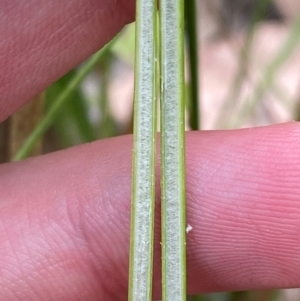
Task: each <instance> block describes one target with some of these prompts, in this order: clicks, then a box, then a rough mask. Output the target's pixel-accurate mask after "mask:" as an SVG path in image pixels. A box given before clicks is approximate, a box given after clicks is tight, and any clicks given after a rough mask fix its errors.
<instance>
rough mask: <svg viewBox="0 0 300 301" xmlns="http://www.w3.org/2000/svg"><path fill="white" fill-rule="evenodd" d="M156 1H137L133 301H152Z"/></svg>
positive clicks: (132, 208) (130, 276) (131, 272)
mask: <svg viewBox="0 0 300 301" xmlns="http://www.w3.org/2000/svg"><path fill="white" fill-rule="evenodd" d="M155 24H156V0H137V2H136V57H135V98H134V151H133V175H132V179H133V181H132V205H131V233H130V268H129V293H128V300H129V301H141V300H143V301H150V300H152V266H153V236H154V204H155V189H154V180H155V134H156V118H155V116H156V91H155V90H156V77H155V71H156V66H155V65H156V64H155V61H157V59H156V58H155V56H156V51H155V41H156V37H155V33H156V27H155Z"/></svg>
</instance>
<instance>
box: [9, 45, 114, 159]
mask: <svg viewBox="0 0 300 301" xmlns="http://www.w3.org/2000/svg"><path fill="white" fill-rule="evenodd" d="M111 43H112V42H111ZM111 43H109V44H107V45H106V46H104V47H103V48H102V49H101V50H100V51H98V52H97V53H96V54H94V55H93V56H92V58H91V59H90V60H89V61H88V62H87V63H86V64H85V65H84V66H83V67H82V68H81V69H80V70H79V72H78V73H77V74H76V76H75V77H74V78H73V79H72V80H71V81H70V83H69V84H68V85H67V86H66V88H65V90H64V91H63V92H62V93H61V95H60V96H59V97H58V98H57V99H55V100H54V101H53V103H52V105H51V106H50V107H49V109H48V110H47V112H46V113H45V116H44V118H43V119H42V121H41V122H40V123H39V124H38V125H37V126H36V127H35V129H34V130H33V131H32V133H31V134H30V136H29V137H28V138H27V139H26V141H25V142H24V144H23V145H22V147H21V148H20V150H19V151H18V153H17V154H16V155H15V156H14V157H13V161H19V160H22V159H25V158H26V157H27V156H28V155H29V153H30V151H31V150H32V148H33V147H34V146H35V145H36V143H37V142H38V141H39V140H40V139H41V137H42V136H43V134H44V133H45V132H46V131H47V130H48V128H49V127H50V126H51V125H52V123H53V121H54V120H55V118H56V116H57V114H58V113H59V110H60V108H61V106H62V105H63V104H64V103H65V102H66V101H68V100H69V96H70V95H71V94H72V93H73V92H74V91H75V90H76V89H77V87H78V86H79V85H80V84H81V83H82V81H83V80H84V79H85V77H86V76H87V75H88V74H89V73H90V72H91V71H92V70H93V68H94V67H95V66H96V65H97V64H98V63H99V61H100V60H101V59H102V58H103V55H104V54H105V53H106V51H107V50H108V49H109V48H110V46H111Z"/></svg>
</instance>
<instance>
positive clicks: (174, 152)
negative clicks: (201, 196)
mask: <svg viewBox="0 0 300 301" xmlns="http://www.w3.org/2000/svg"><path fill="white" fill-rule="evenodd" d="M183 7H184V5H183V1H182V0H161V1H160V16H161V17H160V22H161V23H160V26H161V73H162V74H161V76H162V78H161V115H162V118H161V125H162V131H161V137H162V153H161V162H162V281H163V287H162V291H163V301H183V300H186V237H185V236H186V232H185V231H186V210H185V146H184V145H185V139H184V124H185V123H184V107H185V106H184V86H185V83H184V40H183V33H184V9H183Z"/></svg>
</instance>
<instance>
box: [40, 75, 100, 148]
mask: <svg viewBox="0 0 300 301" xmlns="http://www.w3.org/2000/svg"><path fill="white" fill-rule="evenodd" d="M76 74H77V72H76V70H71V71H70V72H68V73H67V74H66V75H65V76H63V77H62V78H61V79H59V80H58V81H57V82H55V83H54V84H52V85H51V86H50V87H49V88H48V89H47V91H46V99H47V107H51V104H52V101H53V100H55V99H57V98H58V97H59V96H60V95H61V94H62V93H63V92H64V91H65V90H66V89H67V86H68V83H69V82H70V81H71V80H72V79H73V78H75V77H76ZM68 99H72V101H65V102H64V103H63V104H61V107H60V109H59V113H58V114H57V117H56V118H55V120H54V122H53V127H54V130H55V132H56V133H57V136H58V137H59V139H60V141H61V145H62V146H63V147H70V146H72V145H76V144H79V143H84V142H90V141H93V140H95V139H96V135H95V132H94V129H93V126H92V124H91V122H90V120H89V116H88V105H87V100H86V99H85V97H84V94H83V93H82V91H81V88H80V86H77V87H76V88H75V89H74V91H73V92H72V93H70V94H69V97H68Z"/></svg>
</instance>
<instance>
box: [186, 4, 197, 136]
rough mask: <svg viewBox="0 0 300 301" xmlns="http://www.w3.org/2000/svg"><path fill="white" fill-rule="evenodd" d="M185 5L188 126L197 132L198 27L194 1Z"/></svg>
mask: <svg viewBox="0 0 300 301" xmlns="http://www.w3.org/2000/svg"><path fill="white" fill-rule="evenodd" d="M184 4H185V8H184V10H185V27H186V36H187V48H188V61H189V75H190V76H189V77H190V78H189V80H190V99H189V106H188V107H189V125H190V128H191V129H192V130H198V129H199V126H200V118H199V113H200V111H199V88H198V86H199V74H198V73H199V66H198V32H197V29H198V25H197V6H196V5H197V3H196V0H187V1H185V2H184Z"/></svg>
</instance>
